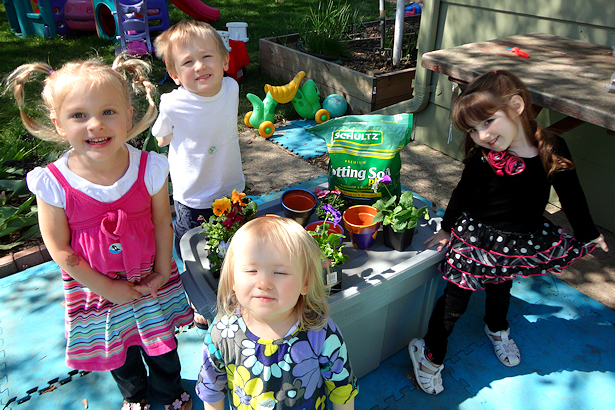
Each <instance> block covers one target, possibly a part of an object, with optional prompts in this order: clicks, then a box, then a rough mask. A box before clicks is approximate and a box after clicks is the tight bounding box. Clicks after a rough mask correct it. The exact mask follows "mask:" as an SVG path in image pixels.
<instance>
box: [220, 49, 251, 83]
mask: <svg viewBox="0 0 615 410" xmlns="http://www.w3.org/2000/svg"><path fill="white" fill-rule="evenodd" d="M228 42H229V46H231V51H229V63H228V70H226V73H227V74H228V75H229V76H230V77H232V78H234V79H235V81H237V82H240V81H241V80H243V74H244V73H243V68H244V67H245V66H247V65H248V64H250V57H249V56H248V49H247V47H246V43H244V42H243V41H240V40H229V41H228Z"/></svg>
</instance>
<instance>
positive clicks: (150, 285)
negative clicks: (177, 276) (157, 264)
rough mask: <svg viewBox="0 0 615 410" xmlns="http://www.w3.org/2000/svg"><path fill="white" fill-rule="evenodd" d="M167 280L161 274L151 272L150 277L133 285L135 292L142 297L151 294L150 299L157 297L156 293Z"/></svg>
mask: <svg viewBox="0 0 615 410" xmlns="http://www.w3.org/2000/svg"><path fill="white" fill-rule="evenodd" d="M168 280H169V279H168V278H167V277H166V276H164V275H163V274H162V273H158V272H152V273H151V274H150V275H148V276H147V277H145V278H144V279H143V280H142V281H141V282H139V283H138V284H137V285H135V290H137V291H139V292H141V294H142V295H148V294H151V295H152V297H158V295H157V293H156V292H157V291H158V289H160V288H161V287H162V286H163V285H164V284H165V283H167V281H168Z"/></svg>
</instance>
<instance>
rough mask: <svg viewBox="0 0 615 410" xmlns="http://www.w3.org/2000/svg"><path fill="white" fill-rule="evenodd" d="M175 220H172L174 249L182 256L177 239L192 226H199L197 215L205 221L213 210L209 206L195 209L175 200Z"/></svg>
mask: <svg viewBox="0 0 615 410" xmlns="http://www.w3.org/2000/svg"><path fill="white" fill-rule="evenodd" d="M174 206H175V221H174V222H173V237H174V238H175V251H176V252H177V256H178V257H179V258H180V259H181V260H184V258H182V255H181V252H180V248H179V241H180V240H181V238H182V236H184V234H185V233H186V232H188V231H189V230H190V229H192V228H196V227H197V226H201V221H200V220H199V217H201V216H202V217H203V219H205V220H206V221H208V220H209V217H210V216H212V215H213V214H214V211H213V210H212V209H211V208H208V209H196V208H190V207H189V206H187V205H184V204H182V203H180V202H177V201H175V202H174Z"/></svg>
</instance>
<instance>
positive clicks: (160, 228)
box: [136, 178, 173, 297]
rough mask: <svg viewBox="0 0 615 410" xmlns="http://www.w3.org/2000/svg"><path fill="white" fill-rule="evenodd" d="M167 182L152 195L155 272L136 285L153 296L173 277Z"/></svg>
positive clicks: (171, 231)
mask: <svg viewBox="0 0 615 410" xmlns="http://www.w3.org/2000/svg"><path fill="white" fill-rule="evenodd" d="M167 182H168V178H167V179H166V180H165V181H164V185H163V188H162V189H161V190H160V191H158V192H157V193H156V194H155V195H154V196H153V197H152V222H153V223H154V240H155V242H156V256H155V257H154V272H153V273H152V274H151V275H149V276H148V277H146V278H145V279H144V280H142V281H141V283H140V284H139V285H138V286H137V287H136V289H137V290H139V291H140V292H142V293H144V294H147V293H151V295H152V296H153V297H157V294H156V291H157V290H158V289H160V288H161V287H162V286H163V285H164V284H165V283H167V281H168V280H169V278H170V277H171V261H172V260H173V226H172V219H171V207H170V205H169V191H168V190H167Z"/></svg>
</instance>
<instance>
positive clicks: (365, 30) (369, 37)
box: [285, 16, 420, 75]
mask: <svg viewBox="0 0 615 410" xmlns="http://www.w3.org/2000/svg"><path fill="white" fill-rule="evenodd" d="M419 22H420V16H414V17H407V18H406V20H405V21H404V36H403V41H402V51H401V61H400V64H399V65H398V66H394V65H393V52H392V47H393V35H394V31H395V27H394V21H392V20H387V22H386V25H385V28H386V35H385V44H384V46H385V48H384V50H383V49H381V48H380V46H381V41H380V39H381V28H380V23H379V22H369V23H365V24H364V25H363V27H362V29H361V30H360V32H359V33H357V34H353V35H352V36H351V40H349V41H348V55H347V56H344V57H330V56H323V55H318V54H315V53H311V52H310V51H309V50H306V49H305V48H304V47H302V46H301V44H299V45H298V44H297V42H288V43H286V44H285V45H286V46H287V47H290V48H294V49H297V50H300V51H303V52H307V53H308V54H312V55H315V56H317V57H320V58H323V59H325V60H329V61H332V62H334V63H335V64H339V65H341V66H344V67H348V68H350V69H352V70H355V71H359V72H362V73H364V74H368V75H378V74H385V73H390V72H393V71H399V70H404V69H407V68H413V67H416V59H417V48H416V45H417V36H418V31H419Z"/></svg>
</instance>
